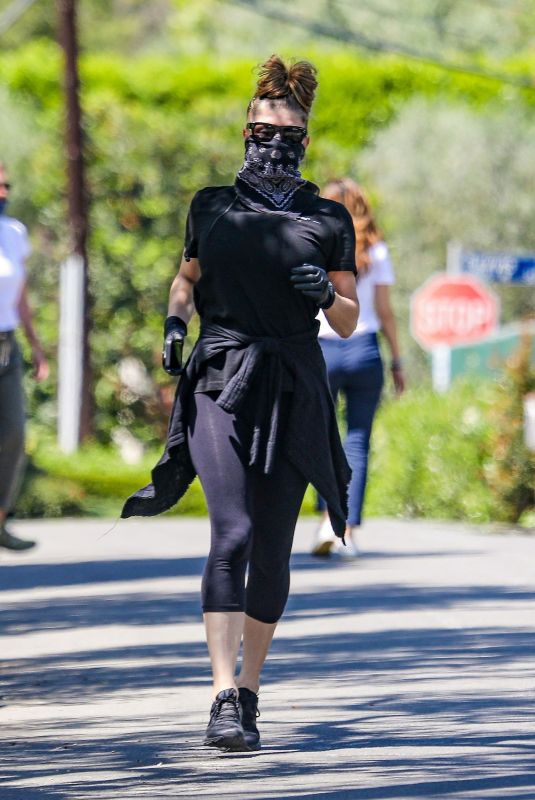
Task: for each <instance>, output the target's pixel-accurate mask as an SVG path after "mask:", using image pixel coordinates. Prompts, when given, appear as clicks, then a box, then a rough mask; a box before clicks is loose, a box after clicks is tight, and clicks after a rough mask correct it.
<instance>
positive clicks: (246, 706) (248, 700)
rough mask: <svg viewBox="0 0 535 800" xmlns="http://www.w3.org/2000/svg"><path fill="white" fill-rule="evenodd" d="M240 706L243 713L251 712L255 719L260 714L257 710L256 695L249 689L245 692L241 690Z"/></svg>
mask: <svg viewBox="0 0 535 800" xmlns="http://www.w3.org/2000/svg"><path fill="white" fill-rule="evenodd" d="M240 702H241V704H242V708H243V711H244V713H245V714H252V715H253V716H254V717H255V718H256V719H258V717H259V716H260V711H259V710H258V695H257V694H255V693H254V692H251V690H249V691H248V692H247V693H245V692H243V690H242V695H241V698H240Z"/></svg>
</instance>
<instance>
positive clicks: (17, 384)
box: [0, 336, 25, 512]
mask: <svg viewBox="0 0 535 800" xmlns="http://www.w3.org/2000/svg"><path fill="white" fill-rule="evenodd" d="M0 347H1V352H2V355H6V354H8V355H7V356H6V358H5V359H4V358H2V364H0V509H1V510H2V511H5V512H9V511H11V509H12V508H13V505H14V503H15V500H16V496H17V492H18V489H19V486H20V481H21V477H22V469H23V466H24V422H25V419H24V394H23V390H22V361H21V357H20V353H19V349H18V347H17V343H16V342H15V339H14V338H12V337H10V338H9V352H8V345H7V344H6V341H5V336H2V341H0ZM4 360H7V364H6V363H3V362H4Z"/></svg>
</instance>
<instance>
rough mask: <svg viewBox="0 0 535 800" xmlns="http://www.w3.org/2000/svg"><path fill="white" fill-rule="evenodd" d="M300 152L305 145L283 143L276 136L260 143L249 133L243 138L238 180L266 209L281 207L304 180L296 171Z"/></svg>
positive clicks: (283, 206)
mask: <svg viewBox="0 0 535 800" xmlns="http://www.w3.org/2000/svg"><path fill="white" fill-rule="evenodd" d="M304 155H305V148H304V147H303V145H302V144H300V143H299V144H294V143H290V142H283V141H281V140H280V139H279V138H277V137H275V138H274V139H272V140H271V141H270V142H260V141H259V140H258V139H257V138H256V137H254V136H250V137H249V138H248V139H246V140H245V161H244V163H243V167H242V168H241V169H240V171H239V172H238V179H240V180H242V181H244V182H245V183H246V184H247V186H249V187H250V188H251V189H253V190H254V192H255V193H256V194H258V195H260V198H261V202H262V203H263V204H265V206H266V207H267V208H268V209H269V208H275V209H278V210H285V209H287V208H288V207H289V205H290V203H291V201H292V198H293V196H294V194H295V193H296V192H297V190H298V189H299V188H300V187H301V186H303V184H304V183H306V181H305V179H304V178H302V177H301V173H300V172H299V164H300V163H301V161H302V160H303V156H304Z"/></svg>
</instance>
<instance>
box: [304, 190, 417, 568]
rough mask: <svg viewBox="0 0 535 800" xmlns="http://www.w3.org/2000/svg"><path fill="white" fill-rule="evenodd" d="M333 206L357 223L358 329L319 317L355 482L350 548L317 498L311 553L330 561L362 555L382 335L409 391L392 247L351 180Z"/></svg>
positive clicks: (396, 375)
mask: <svg viewBox="0 0 535 800" xmlns="http://www.w3.org/2000/svg"><path fill="white" fill-rule="evenodd" d="M322 194H323V196H324V197H326V198H328V199H329V200H336V201H337V202H339V203H342V205H344V206H345V207H346V208H347V210H348V211H349V213H350V214H351V216H352V218H353V223H354V225H355V233H356V240H357V249H356V261H357V269H358V277H357V296H358V300H359V303H360V315H359V320H358V324H357V328H356V330H355V332H354V333H353V335H352V336H350V337H349V338H348V339H342V338H341V337H340V336H338V335H337V334H336V333H335V331H333V329H332V328H331V327H330V325H329V323H328V322H327V319H326V317H325V315H324V314H323V312H320V313H319V315H318V319H319V321H320V330H319V334H318V336H319V342H320V345H321V348H322V351H323V355H324V358H325V363H326V365H327V373H328V377H329V384H330V388H331V392H332V395H333V397H334V399H335V401H336V399H337V397H338V394H339V393H340V392H341V393H342V394H343V395H345V401H346V407H345V413H346V422H347V437H346V440H345V443H344V449H345V451H346V456H347V460H348V461H349V464H350V466H351V470H352V473H353V474H352V479H351V483H350V486H349V517H348V520H347V527H346V535H345V539H346V543H347V545H346V546H344V545H343V543H342V542H341V541H340V539H337V538H336V537H335V536H334V533H333V531H332V528H331V525H330V522H329V519H328V516H327V514H326V512H325V504H324V502H323V500H322V498H318V510H320V511H322V512H323V520H322V522H321V524H320V526H319V528H318V530H317V532H316V538H315V541H314V544H313V548H312V553H313V554H314V555H318V556H325V555H329V554H330V552H331V550H333V549H336V550H337V552H338V553H339V554H340V555H343V556H350V557H354V556H356V555H358V550H357V544H356V530H357V528H358V527H359V526H360V524H361V521H362V506H363V502H364V494H365V490H366V480H367V472H368V453H369V447H370V435H371V430H372V425H373V418H374V415H375V412H376V410H377V406H378V404H379V399H380V396H381V390H382V388H383V363H382V360H381V354H380V350H379V344H378V339H377V334H378V332H379V331H382V333H383V335H384V337H385V339H386V341H387V344H388V347H389V349H390V354H391V364H390V368H391V370H392V378H393V381H394V386H395V389H396V392H397V393H398V394H401V393H402V392H403V390H404V388H405V380H404V377H403V369H402V363H401V358H400V352H399V345H398V337H397V331H396V318H395V316H394V312H393V310H392V306H391V303H390V286H391V285H392V284H393V283H394V270H393V268H392V262H391V261H390V256H389V252H388V247H387V245H386V244H385V242H384V241H383V239H382V236H381V233H380V231H379V230H378V228H377V225H376V223H375V220H374V218H373V214H372V211H371V208H370V204H369V202H368V200H367V198H366V196H365V194H364V192H363V190H362V189H361V187H360V186H359V185H358V184H357V183H355V181H353V180H351V179H350V178H342V179H339V180H333V181H330V182H329V183H328V184H327V186H326V187H325V189H324V191H323V192H322Z"/></svg>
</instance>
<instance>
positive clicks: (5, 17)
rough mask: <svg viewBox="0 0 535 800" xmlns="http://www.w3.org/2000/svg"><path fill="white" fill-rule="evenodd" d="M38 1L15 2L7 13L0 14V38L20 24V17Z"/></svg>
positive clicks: (22, 0)
mask: <svg viewBox="0 0 535 800" xmlns="http://www.w3.org/2000/svg"><path fill="white" fill-rule="evenodd" d="M36 2H37V0H13V2H12V3H11V5H9V6H8V7H7V8H6V9H5V11H2V13H1V14H0V36H1V35H2V34H3V33H5V32H6V31H8V30H9V29H10V28H12V27H13V25H14V24H15V23H16V22H18V20H19V19H20V17H22V15H23V14H24V13H25V12H26V11H27V10H28V9H29V8H30V6H33V4H34V3H36Z"/></svg>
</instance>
